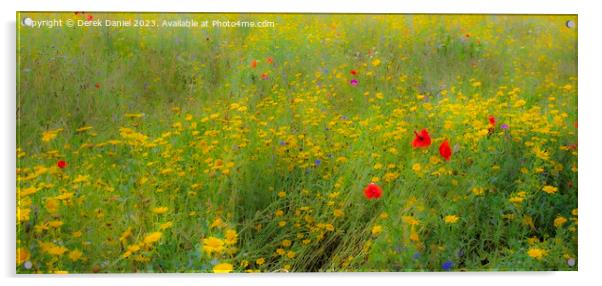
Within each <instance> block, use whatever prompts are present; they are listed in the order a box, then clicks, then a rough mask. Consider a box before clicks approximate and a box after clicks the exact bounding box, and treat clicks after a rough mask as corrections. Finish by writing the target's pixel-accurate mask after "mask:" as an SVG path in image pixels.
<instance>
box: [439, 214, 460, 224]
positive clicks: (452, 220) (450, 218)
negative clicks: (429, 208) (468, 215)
mask: <svg viewBox="0 0 602 286" xmlns="http://www.w3.org/2000/svg"><path fill="white" fill-rule="evenodd" d="M458 219H459V218H458V216H457V215H448V216H445V217H444V218H443V221H445V223H456V222H458Z"/></svg>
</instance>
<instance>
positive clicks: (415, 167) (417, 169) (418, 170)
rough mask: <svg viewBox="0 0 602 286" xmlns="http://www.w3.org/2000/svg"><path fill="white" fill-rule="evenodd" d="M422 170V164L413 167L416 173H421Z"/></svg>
mask: <svg viewBox="0 0 602 286" xmlns="http://www.w3.org/2000/svg"><path fill="white" fill-rule="evenodd" d="M421 169H422V167H421V166H420V163H415V164H414V165H412V170H414V172H416V173H418V172H420V170H421Z"/></svg>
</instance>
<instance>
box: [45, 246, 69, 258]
mask: <svg viewBox="0 0 602 286" xmlns="http://www.w3.org/2000/svg"><path fill="white" fill-rule="evenodd" d="M67 250H68V249H67V248H66V247H64V246H59V245H52V246H50V248H48V253H49V254H51V255H55V256H61V255H63V254H64V253H65V252H66V251H67Z"/></svg>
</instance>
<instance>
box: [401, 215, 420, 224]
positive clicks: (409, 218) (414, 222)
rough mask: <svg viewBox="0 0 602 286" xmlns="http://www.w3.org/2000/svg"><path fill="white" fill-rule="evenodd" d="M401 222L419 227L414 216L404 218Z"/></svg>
mask: <svg viewBox="0 0 602 286" xmlns="http://www.w3.org/2000/svg"><path fill="white" fill-rule="evenodd" d="M401 220H402V221H403V222H405V223H407V224H409V225H418V224H419V221H418V220H417V219H415V218H414V217H412V216H402V217H401Z"/></svg>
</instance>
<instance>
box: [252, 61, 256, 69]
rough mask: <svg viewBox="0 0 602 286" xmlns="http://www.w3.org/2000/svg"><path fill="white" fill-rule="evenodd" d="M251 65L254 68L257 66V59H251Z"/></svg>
mask: <svg viewBox="0 0 602 286" xmlns="http://www.w3.org/2000/svg"><path fill="white" fill-rule="evenodd" d="M251 67H252V68H256V67H257V61H256V60H252V61H251Z"/></svg>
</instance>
